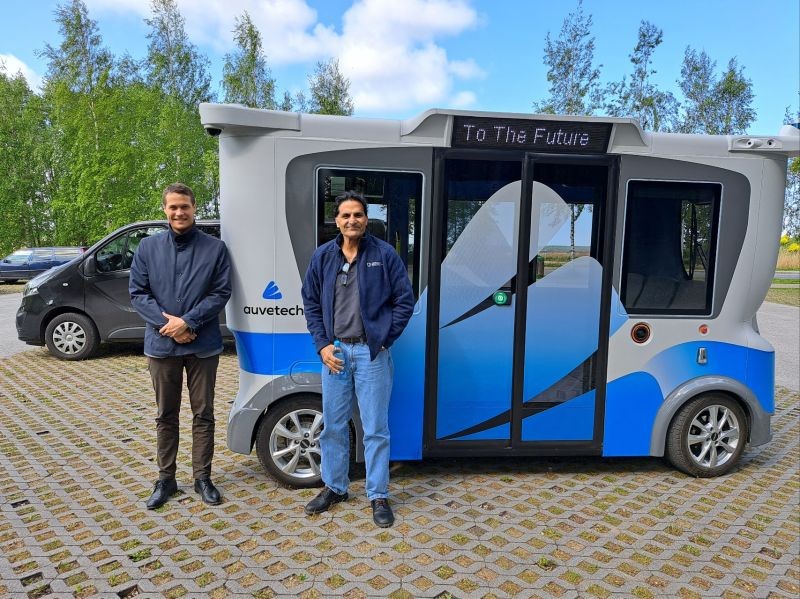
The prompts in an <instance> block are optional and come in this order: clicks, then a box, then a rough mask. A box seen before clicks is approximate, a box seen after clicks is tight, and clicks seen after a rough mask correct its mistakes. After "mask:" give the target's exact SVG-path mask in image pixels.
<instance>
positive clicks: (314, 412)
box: [256, 395, 322, 488]
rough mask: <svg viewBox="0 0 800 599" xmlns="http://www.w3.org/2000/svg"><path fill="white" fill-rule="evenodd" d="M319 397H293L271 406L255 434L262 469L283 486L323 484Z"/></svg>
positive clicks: (320, 400) (314, 485)
mask: <svg viewBox="0 0 800 599" xmlns="http://www.w3.org/2000/svg"><path fill="white" fill-rule="evenodd" d="M321 432H322V399H321V398H320V397H318V396H316V395H304V396H298V397H293V398H291V399H287V400H285V401H281V402H279V403H278V404H277V405H274V406H270V407H269V409H268V410H267V413H266V415H265V416H264V418H263V419H262V420H261V424H260V425H259V427H258V432H257V433H256V455H258V459H259V461H260V462H261V465H262V466H263V467H264V469H265V470H266V471H267V472H268V473H269V474H270V475H272V476H273V477H274V478H276V479H278V480H279V481H280V482H282V483H283V484H285V485H289V486H292V487H303V488H305V487H317V486H319V485H320V484H321V483H322V474H321V472H320V466H321V460H322V454H321V452H320V447H319V435H320V433H321Z"/></svg>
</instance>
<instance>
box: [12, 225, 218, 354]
mask: <svg viewBox="0 0 800 599" xmlns="http://www.w3.org/2000/svg"><path fill="white" fill-rule="evenodd" d="M196 224H197V226H198V227H199V228H200V229H201V230H202V231H205V232H206V233H208V234H209V235H213V236H214V237H219V236H220V229H219V221H218V220H198V221H197V223H196ZM166 229H167V223H166V221H145V222H137V223H133V224H130V225H126V226H124V227H122V228H120V229H117V230H116V231H114V232H113V233H111V234H110V235H108V236H106V237H105V238H103V239H101V240H100V241H98V242H97V243H96V244H94V245H93V246H92V247H90V248H89V249H88V250H86V252H85V253H83V254H82V255H81V256H79V257H78V258H75V259H74V260H72V261H71V262H68V263H66V264H62V265H61V266H56V267H55V268H52V269H50V270H48V271H47V272H45V273H42V274H41V275H39V276H36V277H34V278H33V279H31V280H30V281H29V282H28V284H27V285H26V286H25V290H24V291H23V292H22V305H20V307H19V310H17V336H18V337H19V338H20V340H21V341H24V342H25V343H28V344H30V345H47V349H48V350H50V353H51V354H53V355H54V356H56V357H57V358H60V359H62V360H83V359H86V358H89V357H90V356H91V355H92V354H94V352H95V351H96V350H97V347H98V345H99V344H100V342H107V341H135V340H138V339H144V330H145V323H144V321H143V320H142V319H141V318H140V317H139V315H138V314H137V313H136V311H135V310H134V309H133V307H132V306H131V299H130V295H129V293H128V279H129V277H130V268H131V263H132V262H133V255H134V253H135V252H136V248H137V247H138V246H139V243H140V242H141V241H142V239H144V238H145V237H148V236H150V235H153V234H155V233H160V232H161V231H164V230H166ZM220 318H221V322H220V327H221V328H222V333H223V336H225V337H230V331H228V328H227V327H226V326H225V324H224V323H225V313H224V312H223V313H222V314H221V315H220Z"/></svg>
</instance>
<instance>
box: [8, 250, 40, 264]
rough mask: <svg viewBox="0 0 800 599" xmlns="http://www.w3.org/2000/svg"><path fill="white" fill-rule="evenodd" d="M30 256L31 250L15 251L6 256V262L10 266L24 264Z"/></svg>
mask: <svg viewBox="0 0 800 599" xmlns="http://www.w3.org/2000/svg"><path fill="white" fill-rule="evenodd" d="M32 254H33V252H32V251H31V250H17V251H16V252H14V253H13V254H11V255H10V256H6V260H8V261H9V262H10V263H11V264H25V263H26V262H27V261H28V258H30V257H31V255H32Z"/></svg>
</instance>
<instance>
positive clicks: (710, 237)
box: [621, 181, 722, 314]
mask: <svg viewBox="0 0 800 599" xmlns="http://www.w3.org/2000/svg"><path fill="white" fill-rule="evenodd" d="M721 196H722V186H721V185H720V184H718V183H684V182H671V181H630V182H629V183H628V201H627V209H626V214H625V247H624V250H623V259H622V290H621V295H622V303H623V305H624V306H625V309H626V310H627V311H628V313H629V314H642V313H648V314H710V313H711V308H712V306H711V302H712V294H713V288H714V265H715V263H716V247H717V228H718V224H719V211H720V199H721Z"/></svg>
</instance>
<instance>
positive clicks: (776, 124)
mask: <svg viewBox="0 0 800 599" xmlns="http://www.w3.org/2000/svg"><path fill="white" fill-rule="evenodd" d="M86 4H87V6H88V7H89V13H90V16H91V17H92V18H93V19H94V20H96V21H97V22H98V25H99V28H100V33H101V35H102V36H103V40H104V43H105V45H106V46H108V47H109V48H110V49H111V50H112V51H113V52H114V53H115V54H117V55H122V54H123V53H125V52H128V53H130V54H131V55H132V56H133V57H134V58H142V57H143V56H145V54H146V49H147V39H146V37H145V35H146V33H147V27H146V25H145V23H144V21H143V19H144V18H145V17H146V16H148V14H149V4H150V2H149V0H86ZM178 5H179V7H180V10H181V12H182V14H183V15H184V17H185V19H186V28H187V31H188V33H189V36H190V38H191V39H192V41H193V42H194V43H195V44H196V45H197V46H198V48H199V50H200V51H201V52H202V53H204V54H206V55H207V56H208V58H209V59H210V60H211V67H212V75H213V77H214V87H215V89H216V90H217V91H219V80H220V75H221V71H222V64H223V59H224V55H225V53H226V52H230V51H231V50H232V36H231V34H230V31H231V30H232V28H233V20H234V17H235V16H237V15H240V14H241V13H242V11H243V10H248V12H249V13H250V15H251V17H252V18H253V20H254V22H255V23H256V25H257V26H258V27H259V29H260V30H261V32H262V35H263V37H264V47H265V51H266V53H267V58H268V61H269V63H270V65H271V67H272V72H273V76H274V77H275V78H276V80H277V84H278V89H279V91H281V92H282V91H283V90H284V89H288V90H289V91H292V92H295V91H297V90H300V89H302V88H304V87H305V86H306V79H307V76H308V74H309V73H311V72H312V71H313V67H314V64H315V62H316V61H317V60H321V59H327V58H329V57H331V56H335V57H338V58H339V60H340V65H341V68H342V70H343V71H344V73H345V75H347V76H348V77H349V78H350V80H351V92H352V94H353V96H354V98H355V100H356V115H359V116H370V117H390V118H406V117H409V116H413V115H415V114H418V113H419V112H422V111H423V110H425V109H427V108H431V107H450V108H474V109H478V110H495V111H510V112H530V111H531V104H532V102H533V101H534V100H540V99H543V98H544V97H545V96H546V95H547V87H548V85H547V80H546V68H545V67H544V65H543V63H542V56H543V53H544V42H545V36H546V35H547V33H548V32H550V33H551V35H552V36H553V37H556V36H557V35H558V32H559V30H560V28H561V23H562V21H563V19H564V17H565V16H566V15H567V14H568V13H569V12H571V11H574V10H575V8H576V6H577V0H178ZM56 6H57V1H56V0H27V1H23V2H18V1H13V2H12V1H9V2H4V3H2V8H3V10H2V13H3V18H2V19H0V58H2V59H4V61H5V63H6V66H7V67H10V68H11V70H13V71H15V72H16V70H18V69H21V70H22V71H23V73H25V75H26V77H28V79H29V80H30V81H32V82H33V84H34V85H36V84H37V83H38V81H40V79H41V77H42V76H43V75H44V74H45V72H46V64H45V62H44V61H42V60H41V59H40V58H39V57H38V56H37V50H41V49H42V48H44V46H45V44H47V43H49V44H52V45H54V46H57V45H58V44H59V42H60V36H59V33H58V28H57V26H56V24H55V23H54V21H53V11H54V9H55V7H56ZM584 10H585V12H587V13H589V14H591V15H592V17H593V19H594V25H593V29H592V32H593V34H594V37H595V44H596V49H595V61H596V63H597V64H598V65H602V67H601V78H602V80H603V81H604V82H609V81H615V80H618V79H620V78H621V77H622V75H624V74H626V73H629V72H630V70H631V65H630V62H629V60H628V55H629V54H630V52H631V51H632V48H633V46H634V45H635V43H636V35H637V30H638V27H639V23H640V21H641V20H649V21H650V22H652V23H653V24H655V25H656V26H657V27H660V28H661V29H663V32H664V42H663V43H662V45H661V46H660V47H659V48H658V50H657V51H656V54H655V61H654V65H653V66H654V68H655V69H656V70H657V71H658V72H657V74H656V75H655V76H654V78H653V80H654V82H656V83H657V84H659V85H660V86H661V87H662V89H667V90H671V91H673V92H675V93H677V84H676V79H677V78H678V77H679V75H680V66H681V61H682V59H683V53H684V49H685V48H686V46H687V45H690V46H692V47H693V48H695V49H697V50H701V49H702V50H705V51H706V52H707V53H708V54H709V55H710V56H711V58H712V59H714V60H716V61H717V67H718V69H720V70H721V69H722V68H724V67H725V66H726V65H727V62H728V60H729V59H730V58H732V57H736V58H737V59H738V61H739V64H740V65H742V66H744V68H745V75H746V76H747V77H748V78H750V79H751V80H752V82H753V89H754V92H755V102H754V106H755V108H756V111H757V117H756V120H755V122H754V123H753V124H752V126H751V128H750V131H749V132H750V133H755V134H773V133H777V131H778V129H779V128H780V125H781V123H782V122H783V116H784V111H785V109H786V107H787V106H791V107H792V109H793V110H795V111H796V110H797V108H798V104H800V100H798V94H799V93H800V2H799V1H798V0H760V1H754V0H725V1H723V0H669V1H647V0H638V1H633V0H630V1H629V0H585V2H584Z"/></svg>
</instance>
